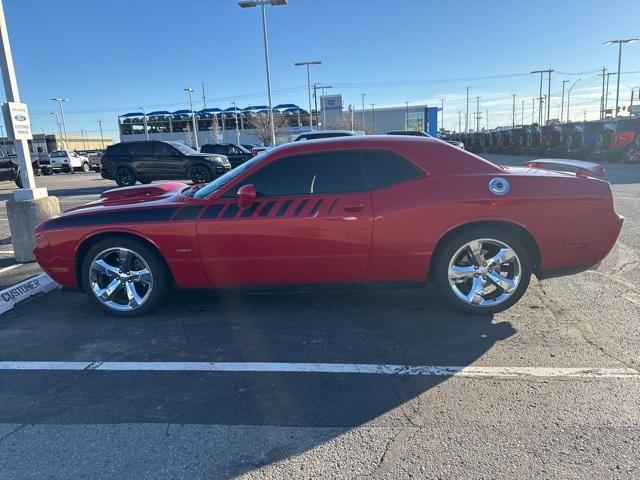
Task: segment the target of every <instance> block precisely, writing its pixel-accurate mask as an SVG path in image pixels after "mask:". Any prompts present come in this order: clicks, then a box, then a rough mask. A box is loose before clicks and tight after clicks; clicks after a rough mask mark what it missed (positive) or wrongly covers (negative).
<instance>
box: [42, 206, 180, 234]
mask: <svg viewBox="0 0 640 480" xmlns="http://www.w3.org/2000/svg"><path fill="white" fill-rule="evenodd" d="M177 210H178V207H162V208H141V209H136V210H118V211H115V212H101V213H92V214H88V215H69V216H63V217H59V218H54V219H52V220H49V221H47V222H45V223H44V224H43V228H44V229H45V230H56V229H61V228H73V227H88V226H90V225H113V224H118V223H143V222H144V223H149V222H165V221H168V220H169V219H170V218H171V217H172V216H173V214H174V213H176V211H177Z"/></svg>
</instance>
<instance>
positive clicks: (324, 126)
mask: <svg viewBox="0 0 640 480" xmlns="http://www.w3.org/2000/svg"><path fill="white" fill-rule="evenodd" d="M326 88H333V87H332V86H331V85H323V86H321V87H320V92H321V93H320V94H321V95H322V96H321V97H320V98H322V101H321V102H320V109H321V110H322V129H323V130H326V129H327V112H326V111H325V108H324V90H325V89H326Z"/></svg>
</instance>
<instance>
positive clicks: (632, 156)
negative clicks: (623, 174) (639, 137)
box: [622, 143, 640, 163]
mask: <svg viewBox="0 0 640 480" xmlns="http://www.w3.org/2000/svg"><path fill="white" fill-rule="evenodd" d="M622 159H623V161H624V163H640V145H638V144H636V143H634V144H632V145H629V146H628V147H627V149H626V150H625V151H624V153H623V154H622Z"/></svg>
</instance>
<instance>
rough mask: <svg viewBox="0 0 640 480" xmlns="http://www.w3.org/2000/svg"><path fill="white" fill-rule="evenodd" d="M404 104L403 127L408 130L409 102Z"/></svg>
mask: <svg viewBox="0 0 640 480" xmlns="http://www.w3.org/2000/svg"><path fill="white" fill-rule="evenodd" d="M404 104H405V105H406V106H407V114H406V117H407V118H406V119H405V121H404V129H405V130H409V102H404Z"/></svg>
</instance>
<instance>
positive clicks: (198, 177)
mask: <svg viewBox="0 0 640 480" xmlns="http://www.w3.org/2000/svg"><path fill="white" fill-rule="evenodd" d="M189 176H190V178H191V181H192V182H193V183H196V184H197V183H209V182H210V181H211V180H213V173H211V169H210V168H209V167H207V166H206V165H194V166H193V167H192V168H191V173H190V175H189Z"/></svg>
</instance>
